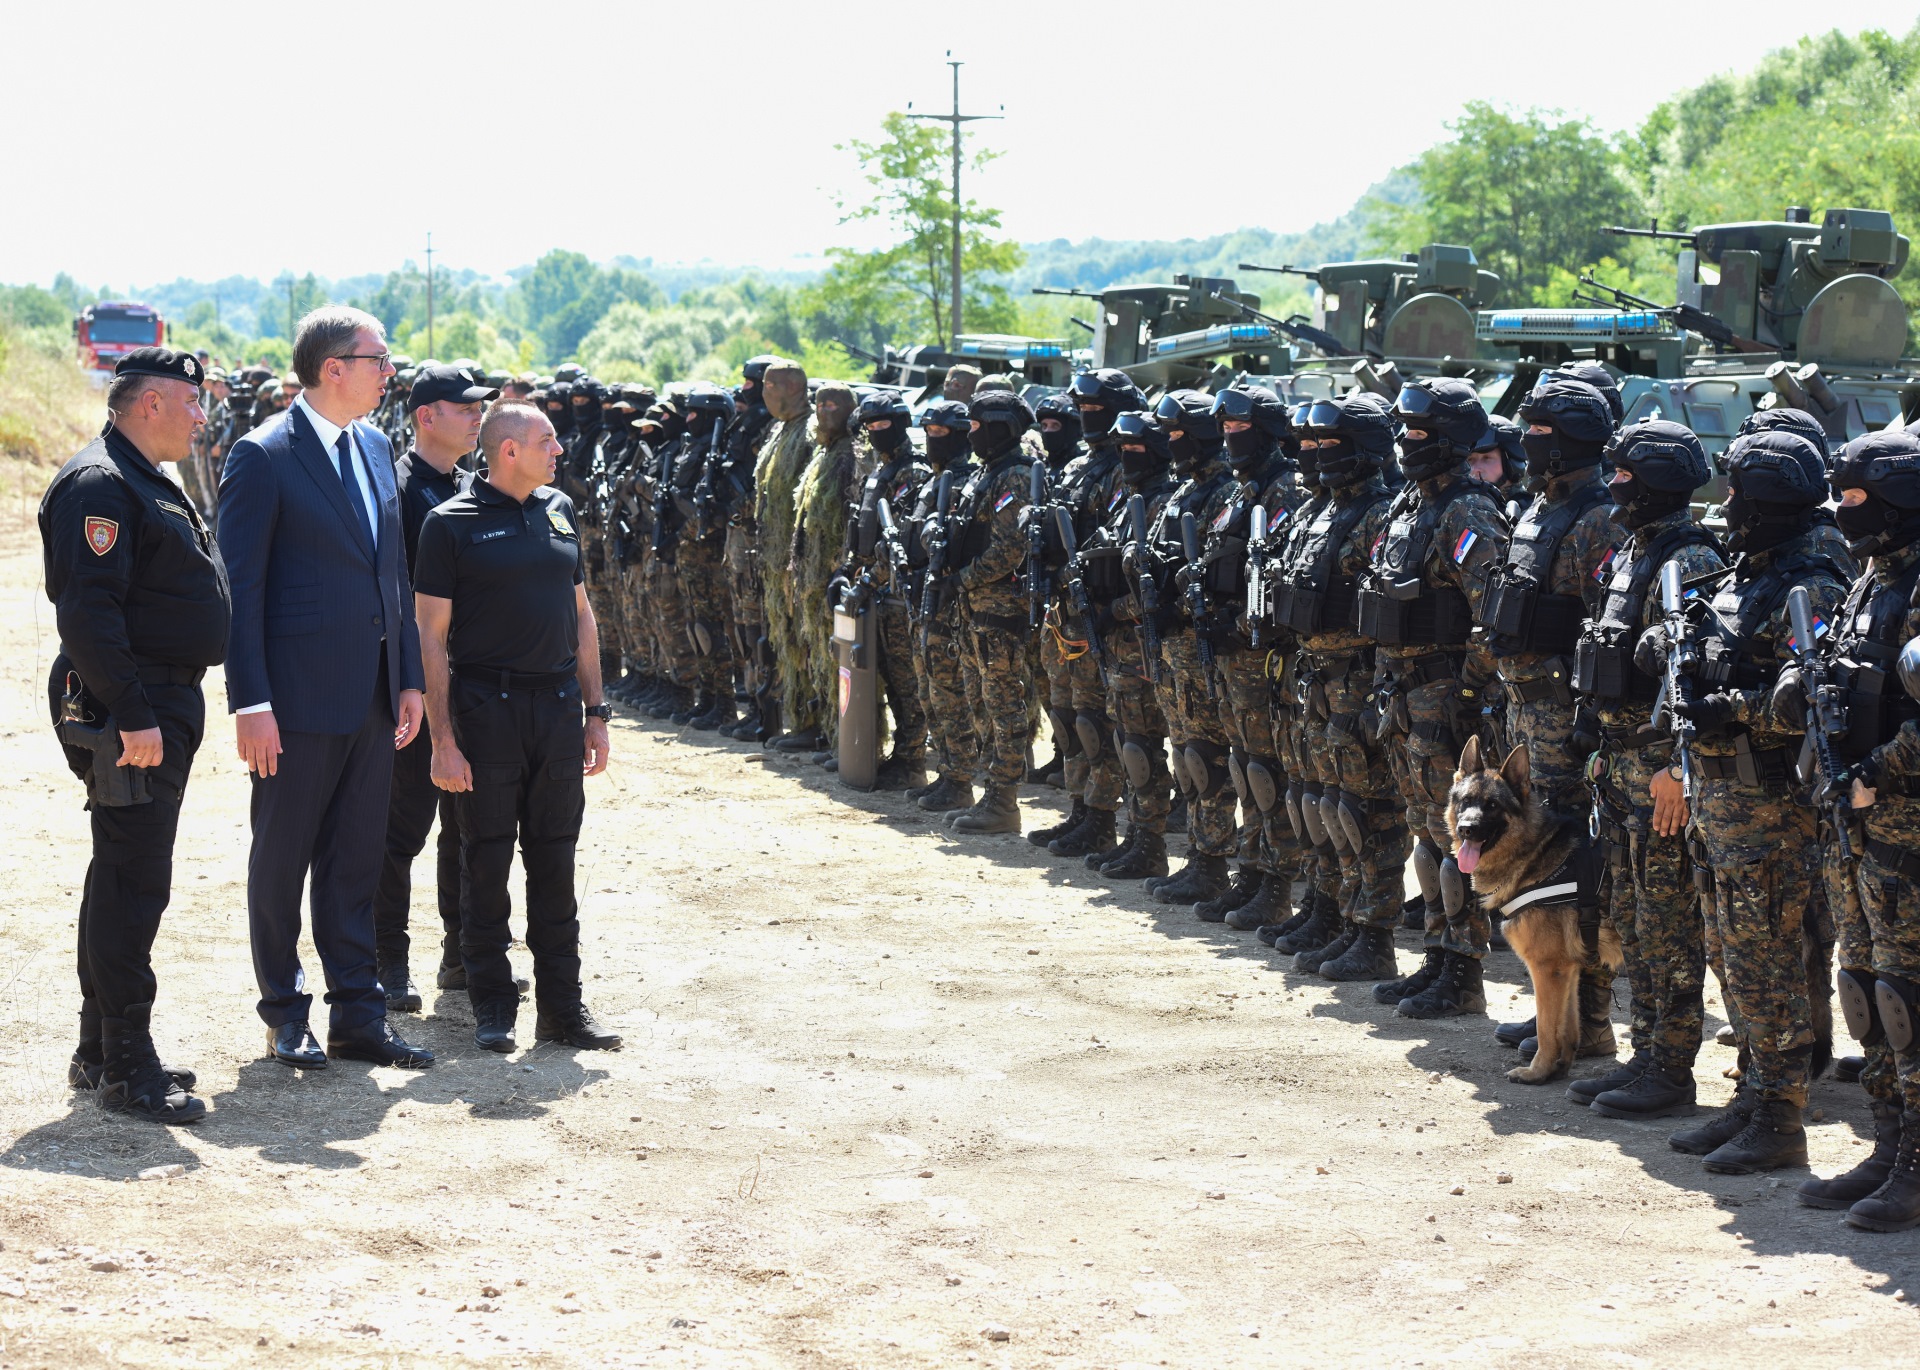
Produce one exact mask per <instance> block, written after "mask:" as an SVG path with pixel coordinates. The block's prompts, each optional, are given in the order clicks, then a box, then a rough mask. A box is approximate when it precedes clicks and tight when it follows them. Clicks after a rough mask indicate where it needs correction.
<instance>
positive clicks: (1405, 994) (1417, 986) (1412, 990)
mask: <svg viewBox="0 0 1920 1370" xmlns="http://www.w3.org/2000/svg"><path fill="white" fill-rule="evenodd" d="M1446 963H1447V954H1446V953H1445V952H1444V951H1442V950H1440V948H1438V947H1428V948H1427V950H1426V959H1425V960H1423V961H1422V962H1421V963H1420V967H1419V969H1418V970H1416V971H1414V973H1413V974H1411V975H1404V976H1402V977H1401V978H1400V979H1398V980H1388V981H1386V982H1384V983H1383V984H1378V985H1375V986H1374V987H1373V1002H1374V1003H1376V1004H1398V1003H1399V1002H1400V1001H1401V1000H1402V999H1411V998H1413V996H1414V995H1416V994H1422V993H1424V992H1425V991H1426V990H1427V988H1428V987H1429V986H1431V985H1432V984H1433V982H1434V981H1435V980H1438V979H1439V978H1440V971H1441V968H1442V967H1444V966H1445V965H1446Z"/></svg>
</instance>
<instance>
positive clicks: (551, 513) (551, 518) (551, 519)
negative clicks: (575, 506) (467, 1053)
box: [547, 509, 574, 537]
mask: <svg viewBox="0 0 1920 1370" xmlns="http://www.w3.org/2000/svg"><path fill="white" fill-rule="evenodd" d="M547 522H548V523H551V524H552V525H553V527H554V531H555V532H557V533H560V534H561V535H562V536H564V537H572V536H574V532H573V525H572V524H571V523H568V522H567V516H566V515H565V514H563V513H561V512H560V511H559V510H558V509H549V510H547Z"/></svg>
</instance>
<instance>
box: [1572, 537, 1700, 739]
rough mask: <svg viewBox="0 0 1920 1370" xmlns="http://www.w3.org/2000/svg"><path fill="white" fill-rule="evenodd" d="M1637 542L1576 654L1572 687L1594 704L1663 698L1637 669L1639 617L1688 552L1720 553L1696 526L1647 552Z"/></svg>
mask: <svg viewBox="0 0 1920 1370" xmlns="http://www.w3.org/2000/svg"><path fill="white" fill-rule="evenodd" d="M1638 544H1639V538H1638V537H1637V536H1636V537H1635V539H1634V557H1633V559H1632V560H1631V561H1621V560H1619V559H1617V558H1616V560H1615V561H1614V563H1613V573H1612V574H1611V575H1610V576H1609V577H1608V578H1607V591H1606V596H1605V598H1603V599H1602V600H1601V602H1600V613H1599V615H1598V616H1597V617H1595V618H1593V619H1592V620H1590V621H1589V622H1588V623H1587V625H1586V627H1585V628H1583V629H1582V630H1581V632H1580V637H1579V640H1578V641H1577V642H1575V644H1574V649H1573V688H1574V689H1576V690H1578V691H1579V692H1580V693H1581V694H1584V695H1587V696H1589V697H1590V698H1593V699H1603V700H1604V699H1624V700H1630V701H1633V702H1636V703H1641V704H1651V703H1652V702H1653V701H1654V700H1655V699H1656V698H1658V697H1659V694H1660V681H1659V679H1658V678H1657V677H1654V676H1650V675H1648V674H1647V673H1646V672H1644V671H1642V670H1641V669H1640V668H1639V667H1638V666H1635V665H1634V664H1633V650H1634V648H1635V646H1637V645H1638V644H1639V641H1640V631H1641V629H1640V615H1641V612H1642V611H1643V610H1644V609H1645V608H1646V604H1647V596H1648V595H1649V594H1652V593H1653V590H1654V586H1655V584H1656V583H1657V582H1658V580H1659V576H1660V568H1661V567H1662V566H1664V565H1666V564H1667V563H1668V562H1669V561H1671V560H1672V559H1673V557H1674V554H1675V553H1676V552H1678V551H1679V550H1680V549H1681V548H1683V547H1693V546H1704V547H1711V548H1713V549H1714V550H1715V551H1718V550H1720V544H1719V542H1718V541H1717V540H1716V539H1715V538H1714V536H1713V534H1712V533H1709V532H1708V531H1707V530H1706V529H1704V528H1702V527H1701V526H1700V525H1699V524H1697V523H1692V522H1688V523H1683V524H1680V525H1679V526H1678V527H1674V528H1669V529H1667V530H1666V531H1665V532H1663V533H1662V534H1660V536H1659V537H1657V538H1655V539H1654V540H1653V541H1652V542H1650V543H1648V544H1647V545H1646V547H1645V548H1641V547H1640V546H1639V545H1638Z"/></svg>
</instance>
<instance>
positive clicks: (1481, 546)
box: [1361, 470, 1507, 960]
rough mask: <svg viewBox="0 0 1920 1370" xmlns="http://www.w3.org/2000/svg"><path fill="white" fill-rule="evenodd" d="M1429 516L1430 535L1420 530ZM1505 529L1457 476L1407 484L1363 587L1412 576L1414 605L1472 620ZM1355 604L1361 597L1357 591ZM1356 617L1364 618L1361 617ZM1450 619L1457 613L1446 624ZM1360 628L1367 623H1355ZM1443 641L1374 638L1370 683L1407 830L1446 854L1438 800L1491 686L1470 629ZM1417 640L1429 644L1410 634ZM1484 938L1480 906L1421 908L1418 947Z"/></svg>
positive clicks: (1494, 509) (1453, 948)
mask: <svg viewBox="0 0 1920 1370" xmlns="http://www.w3.org/2000/svg"><path fill="white" fill-rule="evenodd" d="M1429 511H1430V513H1431V518H1432V529H1431V534H1430V536H1428V537H1427V538H1426V539H1425V540H1424V541H1422V539H1421V536H1420V528H1421V527H1422V526H1423V525H1424V524H1425V523H1426V517H1425V516H1426V515H1428V514H1429ZM1506 542H1507V527H1506V521H1505V519H1504V518H1502V516H1501V512H1500V505H1499V504H1498V503H1497V492H1495V491H1494V489H1493V488H1492V487H1491V486H1488V485H1486V484H1484V483H1482V482H1480V481H1477V480H1474V479H1473V478H1472V477H1471V476H1468V475H1467V474H1466V473H1465V471H1464V470H1459V471H1448V472H1445V473H1443V474H1441V475H1438V476H1434V477H1431V478H1429V479H1427V480H1423V481H1415V482H1409V483H1408V484H1407V485H1406V486H1405V487H1403V488H1402V490H1401V491H1400V493H1399V494H1398V495H1396V496H1395V497H1394V501H1393V506H1392V509H1391V511H1390V515H1389V520H1388V529H1387V532H1386V533H1385V535H1384V536H1383V537H1382V539H1381V542H1380V544H1379V546H1378V547H1377V548H1376V550H1375V551H1374V554H1373V562H1372V583H1374V584H1379V585H1384V584H1386V583H1388V582H1391V581H1401V580H1406V579H1409V578H1413V577H1418V578H1419V580H1420V581H1421V592H1420V593H1421V598H1420V600H1419V601H1416V602H1418V603H1421V604H1425V603H1429V602H1434V601H1432V600H1430V599H1429V596H1437V599H1438V601H1439V602H1441V603H1442V604H1445V603H1447V602H1449V601H1451V602H1453V603H1454V604H1456V605H1458V604H1459V603H1460V601H1459V600H1458V599H1456V598H1454V597H1456V596H1458V597H1464V604H1465V610H1466V618H1467V619H1468V620H1473V619H1478V618H1479V617H1480V606H1481V601H1482V599H1483V598H1484V597H1485V594H1486V586H1487V573H1488V570H1489V568H1490V567H1491V566H1492V565H1494V564H1496V563H1497V562H1499V561H1500V560H1501V559H1502V558H1503V557H1504V556H1505V553H1506ZM1362 593H1363V598H1364V596H1365V595H1366V590H1365V589H1364V587H1363V591H1362ZM1362 612H1363V615H1364V613H1365V610H1364V608H1363V610H1362ZM1452 616H1453V617H1455V618H1456V619H1457V618H1458V614H1457V612H1455V613H1454V614H1453V615H1452ZM1361 626H1362V629H1363V631H1364V629H1365V627H1366V621H1365V619H1364V617H1363V619H1362V624H1361ZM1455 627H1456V628H1457V629H1458V631H1457V632H1454V633H1452V634H1451V635H1450V636H1449V638H1448V640H1446V641H1438V640H1433V639H1431V638H1430V639H1429V640H1428V641H1423V642H1387V641H1384V640H1382V638H1381V637H1380V636H1378V635H1376V636H1375V642H1376V644H1377V647H1376V651H1375V661H1376V664H1377V670H1376V675H1375V681H1376V689H1377V692H1378V697H1379V698H1380V699H1381V701H1382V714H1383V729H1384V730H1386V731H1389V732H1390V733H1391V735H1392V738H1393V742H1392V750H1391V752H1390V759H1391V763H1392V766H1393V771H1394V777H1395V780H1396V781H1397V783H1398V785H1399V788H1400V794H1401V798H1402V799H1403V800H1405V802H1406V806H1407V827H1408V828H1409V829H1410V830H1411V831H1412V833H1413V835H1414V836H1415V837H1416V838H1417V837H1419V836H1421V835H1423V834H1424V835H1425V837H1426V839H1427V840H1428V841H1429V842H1431V843H1432V844H1433V845H1434V847H1435V848H1436V849H1437V850H1439V851H1442V852H1445V851H1450V850H1452V845H1453V839H1452V836H1451V834H1449V833H1448V831H1447V792H1448V790H1450V789H1451V788H1452V787H1453V773H1454V768H1455V766H1456V764H1457V763H1458V761H1459V756H1460V749H1461V747H1463V746H1465V745H1466V740H1467V738H1468V737H1470V736H1472V735H1473V733H1474V732H1475V731H1476V729H1477V727H1478V722H1479V714H1480V709H1481V693H1482V689H1483V687H1484V686H1485V685H1486V683H1487V680H1488V679H1489V677H1490V671H1489V669H1488V667H1489V665H1490V663H1488V662H1487V660H1486V658H1485V657H1484V656H1483V655H1481V654H1479V653H1474V652H1469V650H1468V649H1467V646H1466V641H1467V633H1468V631H1469V627H1465V626H1459V624H1458V623H1456V624H1455ZM1415 635H1416V636H1428V635H1427V634H1422V633H1418V632H1416V634H1415ZM1489 936H1490V929H1489V927H1488V921H1487V915H1486V913H1485V912H1484V911H1483V910H1482V909H1481V908H1480V906H1479V901H1478V900H1476V899H1473V898H1471V897H1468V898H1466V899H1465V900H1463V901H1462V902H1461V904H1460V906H1459V907H1458V908H1457V909H1456V910H1454V911H1453V912H1451V913H1449V912H1448V911H1447V909H1446V907H1445V904H1444V902H1443V901H1442V900H1438V899H1431V898H1429V899H1428V900H1427V920H1426V936H1425V945H1426V946H1427V947H1428V948H1429V949H1432V948H1436V947H1437V948H1441V949H1444V950H1446V951H1449V952H1452V953H1454V954H1455V955H1459V956H1468V957H1472V958H1474V959H1475V960H1479V959H1482V958H1484V957H1485V956H1486V954H1487V946H1488V940H1489Z"/></svg>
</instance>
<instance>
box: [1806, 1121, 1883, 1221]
mask: <svg viewBox="0 0 1920 1370" xmlns="http://www.w3.org/2000/svg"><path fill="white" fill-rule="evenodd" d="M1899 1154H1900V1105H1898V1104H1893V1103H1888V1102H1887V1101H1886V1100H1884V1099H1875V1100H1874V1101H1873V1151H1872V1153H1871V1154H1870V1155H1868V1156H1867V1157H1866V1159H1864V1160H1863V1161H1861V1162H1860V1164H1859V1165H1857V1166H1855V1167H1854V1168H1853V1169H1852V1170H1849V1171H1848V1172H1847V1173H1846V1174H1844V1175H1835V1176H1834V1177H1833V1178H1832V1179H1831V1180H1820V1179H1813V1180H1807V1181H1805V1182H1804V1183H1802V1184H1801V1186H1800V1188H1799V1189H1798V1190H1796V1191H1795V1193H1797V1194H1798V1195H1799V1196H1800V1202H1801V1203H1803V1204H1805V1205H1806V1206H1807V1207H1808V1208H1852V1207H1853V1206H1854V1205H1855V1204H1856V1203H1858V1202H1860V1200H1862V1199H1864V1198H1866V1197H1867V1196H1868V1195H1869V1194H1872V1193H1873V1192H1874V1191H1875V1190H1877V1189H1879V1188H1880V1186H1881V1185H1883V1184H1885V1183H1886V1182H1887V1177H1888V1176H1889V1175H1891V1174H1892V1173H1893V1163H1894V1161H1895V1160H1896V1159H1897V1158H1898V1157H1899Z"/></svg>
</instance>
